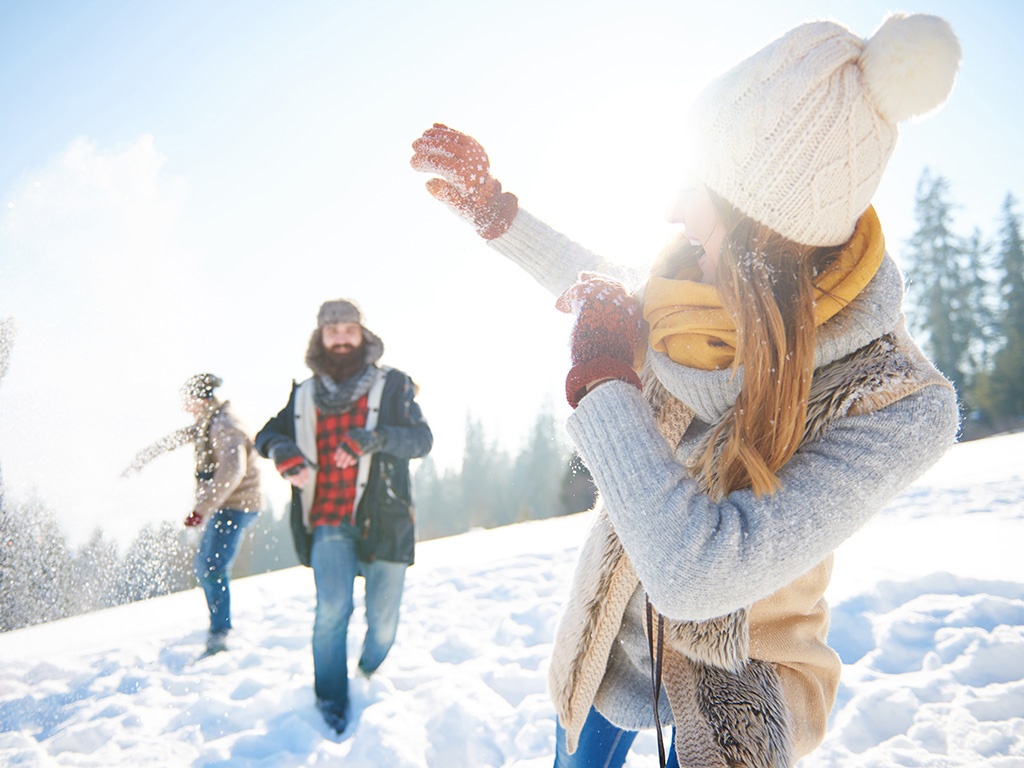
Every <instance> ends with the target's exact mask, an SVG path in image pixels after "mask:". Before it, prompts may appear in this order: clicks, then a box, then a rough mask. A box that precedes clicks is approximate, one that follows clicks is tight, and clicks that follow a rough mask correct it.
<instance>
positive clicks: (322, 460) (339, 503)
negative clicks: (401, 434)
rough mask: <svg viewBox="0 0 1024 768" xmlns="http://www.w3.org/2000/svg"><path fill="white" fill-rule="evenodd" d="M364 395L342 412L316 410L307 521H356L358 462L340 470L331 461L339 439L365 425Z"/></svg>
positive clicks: (318, 522) (315, 522)
mask: <svg viewBox="0 0 1024 768" xmlns="http://www.w3.org/2000/svg"><path fill="white" fill-rule="evenodd" d="M366 400H367V396H366V395H363V396H362V397H361V398H359V400H358V401H357V402H356V404H355V405H353V406H352V407H351V408H349V409H348V410H347V411H345V412H344V413H329V414H323V413H320V411H319V409H318V410H317V412H316V463H317V464H319V465H320V469H319V470H318V471H317V475H316V495H315V496H314V497H313V508H312V509H311V510H310V511H309V522H310V524H311V525H312V526H313V527H316V526H318V525H341V524H342V523H344V522H349V523H352V522H355V521H354V520H353V517H352V513H353V511H354V507H355V501H356V477H357V476H358V469H359V468H358V465H353V466H351V467H345V468H344V469H340V468H339V467H338V466H337V465H336V464H335V463H334V452H335V450H336V449H337V448H338V445H339V444H340V443H341V438H343V437H344V436H345V434H346V433H347V432H348V431H349V430H350V429H357V428H361V427H365V426H366V414H367V411H368V408H367V405H366Z"/></svg>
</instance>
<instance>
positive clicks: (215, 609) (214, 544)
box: [193, 509, 259, 632]
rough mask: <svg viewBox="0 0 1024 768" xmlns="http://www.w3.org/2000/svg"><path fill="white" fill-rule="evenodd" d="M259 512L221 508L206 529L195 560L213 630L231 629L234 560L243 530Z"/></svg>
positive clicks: (197, 575)
mask: <svg viewBox="0 0 1024 768" xmlns="http://www.w3.org/2000/svg"><path fill="white" fill-rule="evenodd" d="M258 514H259V513H258V512H243V511H242V510H240V509H218V510H217V511H216V512H215V513H214V514H213V517H211V518H210V519H209V520H207V521H206V528H205V529H204V530H203V538H202V539H201V540H200V542H199V549H198V550H197V551H196V557H195V562H194V564H193V565H194V567H195V572H196V578H197V579H198V580H199V585H200V586H201V587H202V588H203V592H205V593H206V604H207V606H209V608H210V631H211V632H226V631H227V630H229V629H231V591H230V589H229V588H228V582H229V581H230V578H231V564H232V563H233V562H235V557H236V556H237V555H238V548H239V547H240V546H241V544H242V534H243V533H245V529H246V528H248V527H249V526H250V525H252V524H253V522H254V521H255V520H256V516H257V515H258Z"/></svg>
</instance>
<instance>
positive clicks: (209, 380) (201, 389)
mask: <svg viewBox="0 0 1024 768" xmlns="http://www.w3.org/2000/svg"><path fill="white" fill-rule="evenodd" d="M223 383H224V382H223V381H221V379H220V377H219V376H215V375H213V374H212V373H197V374H196V375H195V376H192V377H190V378H189V380H188V381H186V382H185V383H184V384H182V385H181V390H180V393H181V396H182V398H184V399H187V400H209V399H211V398H212V397H213V390H215V389H216V388H217V387H219V386H220V385H221V384H223Z"/></svg>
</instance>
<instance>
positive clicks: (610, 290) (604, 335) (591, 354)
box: [555, 272, 640, 408]
mask: <svg viewBox="0 0 1024 768" xmlns="http://www.w3.org/2000/svg"><path fill="white" fill-rule="evenodd" d="M555 307H557V308H558V309H559V310H561V311H562V312H571V313H574V314H575V315H576V322H575V324H574V325H573V328H572V343H571V354H572V368H571V369H570V370H569V375H568V376H567V377H566V380H565V396H566V398H567V399H568V400H569V405H571V406H572V407H573V408H575V407H576V406H577V405H579V403H580V400H581V399H582V398H583V395H585V394H586V392H587V386H588V385H589V384H591V383H593V382H595V381H599V380H600V379H621V380H622V381H625V382H628V383H629V384H632V385H633V386H635V387H636V388H637V389H640V377H639V376H637V375H636V371H634V370H633V352H634V350H635V349H636V345H637V344H638V343H639V342H640V308H639V306H638V305H637V302H636V299H634V298H633V297H632V296H630V295H629V294H628V293H627V292H626V288H625V286H623V285H622V283H620V282H618V281H617V280H613V279H612V278H610V277H605V276H603V275H597V274H594V273H591V272H581V273H580V276H579V280H577V282H576V284H575V285H573V286H572V287H571V288H569V289H568V290H566V291H565V292H564V293H563V294H562V295H561V296H559V297H558V301H556V302H555Z"/></svg>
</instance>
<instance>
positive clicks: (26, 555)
mask: <svg viewBox="0 0 1024 768" xmlns="http://www.w3.org/2000/svg"><path fill="white" fill-rule="evenodd" d="M71 584H72V574H71V559H70V557H69V555H68V548H67V545H66V543H65V540H64V535H63V533H62V532H61V530H60V526H59V525H58V524H57V520H56V517H55V516H54V514H53V512H52V511H51V510H50V509H49V508H48V507H47V506H46V505H45V504H43V503H42V502H41V501H40V500H38V499H30V500H28V501H23V502H19V503H16V504H12V503H10V502H9V500H6V499H5V501H4V504H3V506H2V507H0V630H2V631H6V630H9V629H17V628H19V627H27V626H30V625H32V624H40V623H42V622H46V621H53V620H55V619H62V618H64V617H65V616H69V615H71V613H72V612H74V611H73V601H72V592H71Z"/></svg>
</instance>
